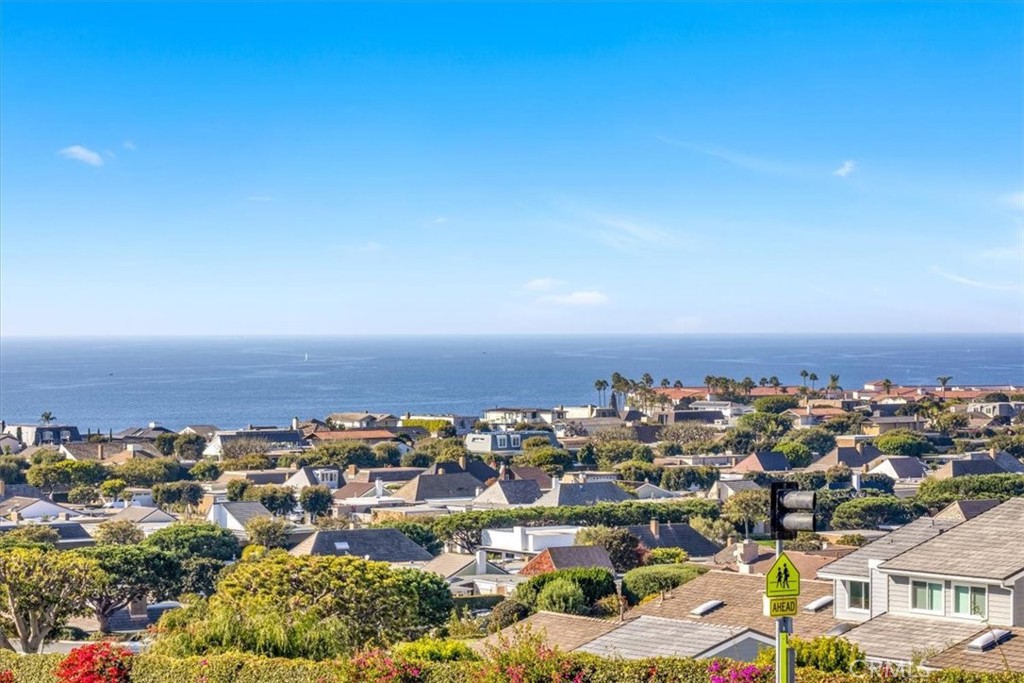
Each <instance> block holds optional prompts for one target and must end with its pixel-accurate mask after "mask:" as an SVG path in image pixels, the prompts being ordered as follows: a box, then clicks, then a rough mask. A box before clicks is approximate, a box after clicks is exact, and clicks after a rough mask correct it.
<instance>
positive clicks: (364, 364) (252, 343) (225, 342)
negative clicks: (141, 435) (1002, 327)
mask: <svg viewBox="0 0 1024 683" xmlns="http://www.w3.org/2000/svg"><path fill="white" fill-rule="evenodd" d="M804 368H805V369H807V370H808V371H809V372H814V373H817V375H818V377H819V378H821V381H822V382H827V381H828V376H829V374H831V373H837V374H839V376H840V384H841V385H842V386H844V387H847V388H852V387H859V386H861V385H863V384H864V382H866V381H871V380H877V379H882V378H889V379H891V380H892V381H893V382H894V383H897V384H934V383H935V378H936V377H937V376H939V375H950V376H952V377H953V380H952V382H951V385H956V384H971V385H991V384H1016V385H1021V384H1024V337H1022V336H1020V335H985V336H976V335H957V336H949V335H943V336H939V335H930V336H869V335H841V336H837V335H798V336H797V335H794V336H788V335H773V336H758V335H732V336H712V335H686V336H551V337H545V336H529V337H527V336H522V337H516V336H501V337H498V336H478V337H256V338H253V337H249V338H229V337H224V338H149V339H146V338H117V339H114V338H108V339H99V338H87V339H84V338H83V339H59V340H58V339H20V338H5V339H0V418H2V419H3V420H6V421H7V422H8V423H19V422H22V423H35V422H36V421H37V420H38V419H39V416H40V414H41V413H42V412H44V411H49V412H51V413H53V414H54V416H55V417H56V419H57V421H59V422H62V423H70V424H76V425H78V427H79V428H80V429H81V430H82V431H83V432H84V431H85V430H86V429H92V430H101V431H107V430H109V429H113V430H114V431H119V430H121V429H124V428H127V427H131V426H141V425H144V424H147V423H149V422H157V423H159V424H161V425H164V426H166V427H169V428H172V429H179V428H181V427H182V426H184V425H186V424H195V423H202V424H214V425H217V426H218V427H220V428H222V429H230V428H238V427H244V426H245V425H247V424H258V425H284V424H286V423H287V422H288V421H289V420H290V419H291V418H292V417H299V418H302V419H306V418H309V417H323V416H325V415H327V414H328V413H332V412H338V411H361V410H368V411H381V412H391V413H394V414H396V415H398V414H404V413H405V412H407V411H408V412H414V413H416V412H420V413H449V412H450V413H457V414H463V415H474V414H479V413H480V411H482V410H483V409H485V408H488V407H494V406H498V405H509V406H531V407H552V406H556V405H560V404H562V405H573V404H576V405H578V404H583V403H587V402H591V403H595V402H596V401H597V394H596V392H595V391H594V388H593V386H594V381H595V380H596V379H598V378H605V379H607V378H608V377H609V376H610V375H611V374H612V373H613V372H619V373H621V374H623V375H626V376H627V377H633V378H639V377H640V376H641V375H642V374H643V373H645V372H649V373H651V375H653V376H654V378H655V381H656V382H659V381H660V380H661V378H663V377H667V378H668V379H669V380H671V381H673V382H674V381H675V380H677V379H681V380H682V381H683V382H684V383H686V384H687V385H700V384H702V382H703V378H704V376H705V375H709V374H710V375H716V376H729V377H735V378H737V379H742V378H743V377H745V376H750V377H752V378H753V379H754V380H755V381H756V380H758V379H759V378H760V377H762V376H765V377H767V376H771V375H776V376H778V377H779V378H780V379H781V380H782V381H783V382H786V383H790V384H799V383H800V377H799V372H800V370H801V369H804Z"/></svg>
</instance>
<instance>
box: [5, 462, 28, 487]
mask: <svg viewBox="0 0 1024 683" xmlns="http://www.w3.org/2000/svg"><path fill="white" fill-rule="evenodd" d="M29 467H31V464H30V463H29V461H28V460H26V459H25V458H19V457H17V456H11V455H5V456H2V457H0V481H2V482H3V483H5V484H7V485H12V484H24V483H26V481H25V470H27V469H28V468H29Z"/></svg>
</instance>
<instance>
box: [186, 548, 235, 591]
mask: <svg viewBox="0 0 1024 683" xmlns="http://www.w3.org/2000/svg"><path fill="white" fill-rule="evenodd" d="M227 567H228V563H227V562H224V561H223V560H218V559H215V558H212V557H189V558H186V559H184V560H181V584H180V585H179V586H178V593H180V594H194V595H203V596H210V595H213V592H214V591H215V590H216V589H217V581H218V580H219V578H220V575H221V573H223V572H224V570H225V569H226V568H227Z"/></svg>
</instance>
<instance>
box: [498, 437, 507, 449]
mask: <svg viewBox="0 0 1024 683" xmlns="http://www.w3.org/2000/svg"><path fill="white" fill-rule="evenodd" d="M498 448H508V437H507V436H505V435H504V434H499V435H498Z"/></svg>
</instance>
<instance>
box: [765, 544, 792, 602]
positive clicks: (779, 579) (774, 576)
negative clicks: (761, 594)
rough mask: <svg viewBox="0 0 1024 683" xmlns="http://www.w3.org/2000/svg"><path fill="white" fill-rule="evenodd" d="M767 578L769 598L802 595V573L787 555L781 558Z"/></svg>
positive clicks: (766, 588)
mask: <svg viewBox="0 0 1024 683" xmlns="http://www.w3.org/2000/svg"><path fill="white" fill-rule="evenodd" d="M765 578H766V581H765V583H766V586H765V594H766V595H767V596H768V597H791V596H797V595H800V572H799V571H798V570H797V568H796V567H795V566H794V565H793V563H792V562H791V561H790V559H789V558H788V557H786V555H785V553H783V554H782V555H780V556H779V558H778V559H777V560H776V561H775V564H773V565H772V568H771V569H770V570H769V571H768V575H767V576H766V577H765Z"/></svg>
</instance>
